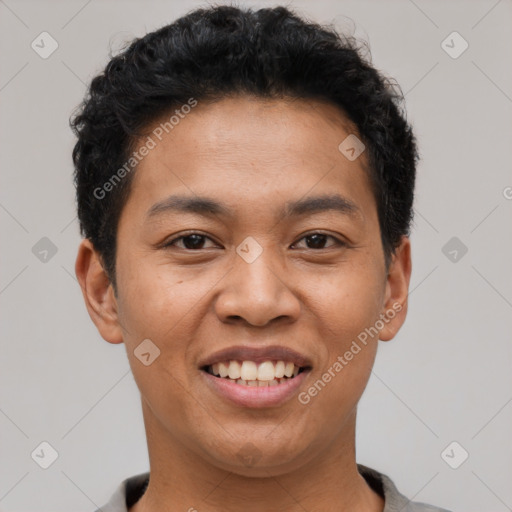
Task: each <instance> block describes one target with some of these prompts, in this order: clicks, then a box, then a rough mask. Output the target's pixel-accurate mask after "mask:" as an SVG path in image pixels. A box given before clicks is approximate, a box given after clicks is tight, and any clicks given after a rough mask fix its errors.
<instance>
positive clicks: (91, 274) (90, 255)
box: [75, 239, 123, 343]
mask: <svg viewBox="0 0 512 512" xmlns="http://www.w3.org/2000/svg"><path fill="white" fill-rule="evenodd" d="M75 273H76V277H77V279H78V282H79V283H80V287H81V288H82V294H83V296H84V300H85V305H86V306H87V311H88V312H89V316H90V317H91V319H92V321H93V322H94V324H95V325H96V328H97V329H98V331H99V333H100V334H101V337H102V338H103V339H104V340H106V341H108V342H109V343H122V342H123V337H122V330H121V326H120V324H119V321H118V316H117V300H116V298H115V295H114V290H113V286H112V283H111V282H110V280H109V278H108V277H107V274H106V272H105V270H104V269H103V265H102V262H101V257H100V254H99V253H98V252H97V251H96V250H95V248H94V246H93V245H92V243H91V241H90V240H88V239H83V240H82V242H81V243H80V246H79V248H78V255H77V258H76V262H75Z"/></svg>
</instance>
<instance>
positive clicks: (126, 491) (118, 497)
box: [95, 472, 149, 512]
mask: <svg viewBox="0 0 512 512" xmlns="http://www.w3.org/2000/svg"><path fill="white" fill-rule="evenodd" d="M148 483H149V472H146V473H139V474H138V475H134V476H131V477H128V478H125V479H124V480H123V481H122V482H121V483H120V484H119V485H118V487H117V489H116V490H115V492H114V494H112V496H111V497H110V499H109V501H108V502H107V503H106V504H105V505H103V506H102V507H101V508H99V509H97V510H96V511H95V512H128V509H129V508H130V507H131V506H132V505H134V504H135V503H136V502H137V501H138V500H139V499H140V498H141V497H142V495H143V494H144V492H145V491H146V488H147V485H148Z"/></svg>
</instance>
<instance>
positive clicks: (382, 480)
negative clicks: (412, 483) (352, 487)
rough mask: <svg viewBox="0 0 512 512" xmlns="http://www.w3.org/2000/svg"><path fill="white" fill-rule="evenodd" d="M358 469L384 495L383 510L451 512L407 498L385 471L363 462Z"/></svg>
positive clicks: (392, 511)
mask: <svg viewBox="0 0 512 512" xmlns="http://www.w3.org/2000/svg"><path fill="white" fill-rule="evenodd" d="M357 469H358V471H359V473H360V474H361V475H362V476H363V478H364V479H365V480H366V481H367V483H368V485H369V486H370V487H371V488H372V489H374V490H375V491H376V492H378V493H379V494H380V495H381V496H383V498H384V501H385V505H384V510H383V512H450V511H449V510H446V509H444V508H439V507H435V506H433V505H429V504H427V503H422V502H417V501H411V500H409V499H407V497H406V496H404V495H403V494H401V493H400V492H399V491H398V489H397V488H396V486H395V484H394V482H393V481H392V480H391V478H389V477H388V476H387V475H385V474H384V473H380V472H379V471H377V470H375V469H373V468H370V467H368V466H364V465H362V464H358V465H357Z"/></svg>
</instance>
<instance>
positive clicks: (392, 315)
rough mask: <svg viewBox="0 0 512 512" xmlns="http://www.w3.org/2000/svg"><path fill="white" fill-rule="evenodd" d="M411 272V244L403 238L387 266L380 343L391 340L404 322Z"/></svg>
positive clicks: (407, 239) (406, 238)
mask: <svg viewBox="0 0 512 512" xmlns="http://www.w3.org/2000/svg"><path fill="white" fill-rule="evenodd" d="M411 270H412V262H411V242H410V241H409V238H408V237H406V236H403V237H402V240H401V242H400V245H399V246H398V247H397V248H396V250H395V253H394V254H393V257H392V260H391V263H390V264H389V269H388V275H387V280H386V292H385V299H384V309H383V311H382V314H381V318H382V319H383V323H384V327H383V328H382V329H381V331H380V334H379V339H381V340H382V341H389V340H391V339H393V338H394V337H395V335H396V333H397V332H398V331H399V329H400V327H402V325H403V323H404V322H405V317H406V316H407V297H408V295H409V282H410V279H411Z"/></svg>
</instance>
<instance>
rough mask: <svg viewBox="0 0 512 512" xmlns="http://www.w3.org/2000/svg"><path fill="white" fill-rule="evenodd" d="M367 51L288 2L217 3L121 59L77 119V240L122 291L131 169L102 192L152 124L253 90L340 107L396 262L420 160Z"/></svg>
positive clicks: (394, 94) (397, 102) (96, 83)
mask: <svg viewBox="0 0 512 512" xmlns="http://www.w3.org/2000/svg"><path fill="white" fill-rule="evenodd" d="M366 50H368V47H367V44H366V43H365V42H362V41H358V40H357V39H355V38H354V37H353V36H348V35H343V34H340V33H338V32H337V31H336V30H335V29H334V28H333V27H332V26H327V25H324V26H322V25H319V24H317V23H313V22H310V21H306V20H305V19H302V18H301V17H299V16H298V15H297V14H295V13H294V12H292V11H290V10H289V9H288V8H285V7H282V6H279V7H274V8H263V9H258V10H253V9H250V8H238V7H234V6H228V5H221V6H213V7H209V8H201V9H196V10H194V11H192V12H190V13H188V14H187V15H185V16H183V17H181V18H179V19H177V20H176V21H174V22H173V23H171V24H169V25H166V26H164V27H163V28H160V29H158V30H156V31H154V32H151V33H149V34H147V35H145V36H144V37H142V38H139V39H135V40H134V41H132V42H131V43H130V44H129V46H127V47H126V48H125V49H124V50H123V51H122V52H121V53H119V54H118V55H116V56H115V57H113V58H112V59H111V60H110V62H109V63H108V65H107V66H106V68H105V69H104V71H103V72H102V73H101V74H99V75H98V76H96V77H95V78H94V79H93V80H92V82H91V84H90V87H89V90H88V93H87V95H86V97H85V99H84V101H83V102H82V104H81V105H80V106H79V108H78V110H77V112H76V113H75V114H74V115H73V116H72V118H71V121H70V123H71V127H72V129H73V131H74V133H75V134H76V136H77V138H78V140H77V142H76V145H75V147H74V150H73V162H74V165H75V185H76V196H77V208H78V218H79V221H80V230H81V234H82V236H84V237H86V238H88V239H90V240H91V242H92V243H93V245H94V247H95V249H96V250H97V251H98V252H99V254H100V256H101V259H102V263H103V266H104V269H105V271H106V273H107V275H108V276H109V278H110V280H111V282H112V283H113V285H114V289H115V288H116V283H115V256H116V235H117V226H118V221H119V218H120V215H121V211H122V208H123V206H124V204H125V202H126V200H127V198H128V195H129V192H130V184H131V181H132V177H133V173H126V172H125V173H123V179H122V180H121V179H120V180H119V181H118V182H116V183H113V186H110V187H108V188H109V193H108V194H105V190H104V189H102V188H101V187H103V185H104V184H106V183H108V182H109V180H110V183H111V185H112V180H111V178H112V177H113V175H114V174H115V173H116V171H117V170H118V169H121V168H122V167H123V165H124V166H125V167H124V168H125V169H126V162H127V161H128V160H129V158H130V151H131V150H132V149H133V145H134V144H135V143H136V141H137V140H139V137H140V135H141V130H143V129H144V127H147V126H148V125H149V124H150V123H151V122H154V121H155V120H157V119H159V118H161V117H162V115H163V114H165V113H167V112H171V111H172V109H173V108H175V107H179V106H182V105H184V104H187V103H188V102H190V99H191V98H194V101H201V100H212V101H215V100H218V99H222V98H227V97H229V96H232V95H239V94H246V95H255V96H257V97H261V98H270V99H272V98H291V99H301V98H302V99H316V100H321V101H327V102H329V103H330V104H333V105H336V106H337V107H339V108H340V109H341V110H342V111H343V113H344V114H345V115H346V117H347V118H348V119H349V120H350V121H351V122H352V123H353V124H354V125H355V126H356V127H357V131H358V137H360V138H361V140H362V141H363V143H364V144H365V146H366V149H367V158H368V162H369V166H370V169H369V174H370V181H371V183H372V188H373V193H374V196H375V200H376V205H377V212H378V216H379V225H380V231H381V239H382V245H383V249H384V254H385V257H386V263H389V261H390V256H391V255H392V254H393V253H394V251H395V249H396V247H397V246H398V245H399V243H400V240H401V238H402V236H403V235H409V230H410V224H411V221H412V217H413V209H412V206H413V196H414V182H415V175H416V164H417V160H418V153H417V149H416V141H415V137H414V135H413V133H412V128H411V126H410V125H409V123H408V122H407V119H406V114H405V110H404V109H403V108H402V103H403V100H404V98H403V95H402V93H401V91H400V88H399V86H398V85H397V84H396V83H395V82H394V81H392V80H391V79H389V78H387V77H385V76H384V75H383V74H381V73H380V72H379V71H378V70H376V69H375V68H374V67H373V66H372V64H371V62H370V59H369V58H366V57H365V56H364V53H365V51H366ZM367 53H369V52H367ZM340 142H341V141H340ZM125 174H126V177H124V175H125ZM98 190H102V193H101V194H100V193H98ZM102 196H104V197H102Z"/></svg>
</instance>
